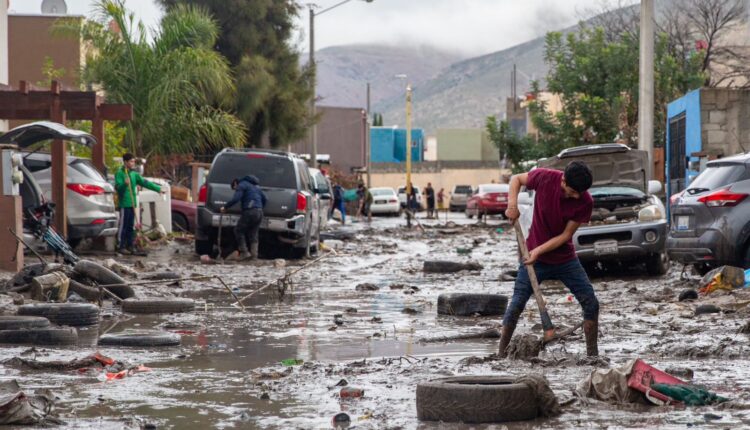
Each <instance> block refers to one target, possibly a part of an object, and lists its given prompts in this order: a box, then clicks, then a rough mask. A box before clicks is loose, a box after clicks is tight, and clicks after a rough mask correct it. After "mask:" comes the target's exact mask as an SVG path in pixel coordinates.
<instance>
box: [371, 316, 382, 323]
mask: <svg viewBox="0 0 750 430" xmlns="http://www.w3.org/2000/svg"><path fill="white" fill-rule="evenodd" d="M370 321H371V322H374V323H382V322H383V318H380V317H372V319H371V320H370Z"/></svg>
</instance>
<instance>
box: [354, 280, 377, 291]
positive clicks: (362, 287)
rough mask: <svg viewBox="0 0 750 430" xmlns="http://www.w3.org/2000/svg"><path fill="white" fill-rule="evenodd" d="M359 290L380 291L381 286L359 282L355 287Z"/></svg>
mask: <svg viewBox="0 0 750 430" xmlns="http://www.w3.org/2000/svg"><path fill="white" fill-rule="evenodd" d="M354 289H355V290H357V291H378V290H379V289H380V287H378V286H377V285H375V284H371V283H369V282H366V283H364V284H359V285H357V286H356V287H354Z"/></svg>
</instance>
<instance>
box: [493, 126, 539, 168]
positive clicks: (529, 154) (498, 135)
mask: <svg viewBox="0 0 750 430" xmlns="http://www.w3.org/2000/svg"><path fill="white" fill-rule="evenodd" d="M485 129H486V130H487V134H488V135H489V138H490V142H492V144H493V145H495V147H496V148H497V149H498V151H499V153H500V159H501V160H502V159H504V158H505V159H508V160H509V161H510V164H511V170H513V173H519V172H523V171H525V170H526V169H525V168H524V167H523V165H522V163H523V162H524V161H528V160H535V159H537V158H539V154H538V150H537V145H536V143H535V142H534V140H533V139H532V138H531V137H530V136H523V137H520V136H518V134H517V133H516V132H515V131H514V130H513V129H512V128H511V126H510V124H509V123H508V121H500V120H498V118H497V117H496V116H488V117H487V119H486V121H485Z"/></svg>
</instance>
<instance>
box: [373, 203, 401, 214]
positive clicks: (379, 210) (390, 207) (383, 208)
mask: <svg viewBox="0 0 750 430" xmlns="http://www.w3.org/2000/svg"><path fill="white" fill-rule="evenodd" d="M400 210H401V205H400V204H398V203H387V204H380V205H376V204H372V205H370V212H372V213H374V214H393V213H399V211H400Z"/></svg>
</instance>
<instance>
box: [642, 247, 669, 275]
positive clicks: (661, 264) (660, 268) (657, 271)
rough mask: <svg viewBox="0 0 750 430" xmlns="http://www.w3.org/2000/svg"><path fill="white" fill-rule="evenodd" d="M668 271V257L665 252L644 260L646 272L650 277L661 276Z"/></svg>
mask: <svg viewBox="0 0 750 430" xmlns="http://www.w3.org/2000/svg"><path fill="white" fill-rule="evenodd" d="M668 270H669V257H668V256H667V253H666V252H660V253H658V254H652V255H651V256H649V257H648V259H647V260H646V272H648V274H649V275H652V276H662V275H665V274H666V273H667V271H668Z"/></svg>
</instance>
